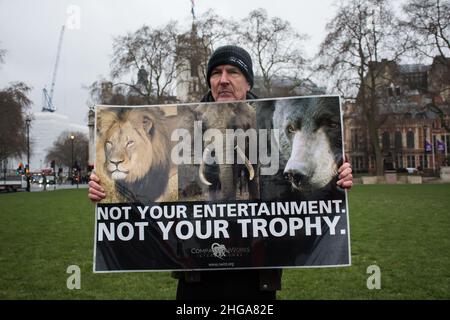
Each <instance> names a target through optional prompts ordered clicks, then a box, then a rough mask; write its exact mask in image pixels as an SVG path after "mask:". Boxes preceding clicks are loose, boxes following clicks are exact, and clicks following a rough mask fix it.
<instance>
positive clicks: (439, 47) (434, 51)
mask: <svg viewBox="0 0 450 320" xmlns="http://www.w3.org/2000/svg"><path fill="white" fill-rule="evenodd" d="M403 12H404V13H405V15H406V18H405V20H403V21H402V23H403V24H404V25H406V26H407V27H408V28H409V29H410V30H412V31H413V32H414V34H415V38H414V39H413V40H414V44H415V46H414V49H415V50H416V51H417V52H418V53H420V54H422V55H426V56H428V57H434V56H436V55H440V56H441V57H445V56H447V57H448V56H450V1H449V0H409V1H408V2H407V3H406V4H405V5H404V6H403Z"/></svg>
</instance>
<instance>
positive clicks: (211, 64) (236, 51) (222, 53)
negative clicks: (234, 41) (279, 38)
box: [206, 45, 253, 89]
mask: <svg viewBox="0 0 450 320" xmlns="http://www.w3.org/2000/svg"><path fill="white" fill-rule="evenodd" d="M224 64H230V65H233V66H235V67H238V68H239V70H241V72H242V73H243V74H244V76H245V78H246V79H247V81H248V83H249V84H250V89H251V88H252V87H253V66H252V58H251V57H250V54H249V53H248V52H247V51H245V50H244V49H243V48H241V47H238V46H231V45H228V46H223V47H219V48H217V49H216V51H214V52H213V54H212V55H211V58H210V59H209V61H208V73H207V75H206V79H208V86H209V87H210V88H211V82H210V81H209V79H210V78H211V73H212V71H213V69H214V68H215V67H217V66H220V65H224Z"/></svg>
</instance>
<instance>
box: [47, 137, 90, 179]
mask: <svg viewBox="0 0 450 320" xmlns="http://www.w3.org/2000/svg"><path fill="white" fill-rule="evenodd" d="M71 137H72V138H71ZM88 152H89V139H88V137H87V136H86V134H84V133H82V132H68V131H66V132H63V133H61V134H60V136H59V137H58V138H57V139H56V140H55V141H54V142H53V146H52V147H51V148H50V150H49V151H48V153H47V156H46V161H47V162H49V163H50V162H52V161H55V165H56V166H57V167H66V168H72V167H74V166H75V167H79V169H80V170H82V171H83V172H86V171H87V164H88V159H89V153H88Z"/></svg>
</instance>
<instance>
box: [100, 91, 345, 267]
mask: <svg viewBox="0 0 450 320" xmlns="http://www.w3.org/2000/svg"><path fill="white" fill-rule="evenodd" d="M96 126H97V129H96V132H97V140H96V148H97V149H96V153H97V159H96V172H97V174H99V176H101V179H103V180H102V181H106V182H107V183H105V186H106V188H109V192H108V193H109V194H111V196H110V197H109V198H107V199H104V201H103V202H101V203H97V207H96V220H97V221H96V229H95V230H96V234H95V241H96V243H95V252H94V271H97V272H109V271H152V270H213V269H243V268H245V269H248V268H273V267H283V268H285V267H297V268H298V267H312V266H348V265H350V248H349V228H348V206H347V196H346V192H345V191H344V190H343V189H341V188H340V187H339V186H337V185H336V181H337V177H338V172H337V170H338V168H339V166H340V165H341V164H342V162H343V145H342V141H343V139H342V117H341V110H340V99H339V97H337V96H316V97H293V98H279V99H260V100H253V101H251V102H245V101H237V102H232V103H217V102H214V103H200V104H198V103H197V104H180V105H172V106H143V107H125V106H98V107H97V108H96Z"/></svg>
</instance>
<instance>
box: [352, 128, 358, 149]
mask: <svg viewBox="0 0 450 320" xmlns="http://www.w3.org/2000/svg"><path fill="white" fill-rule="evenodd" d="M351 140H352V141H351V143H352V150H358V129H351Z"/></svg>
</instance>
